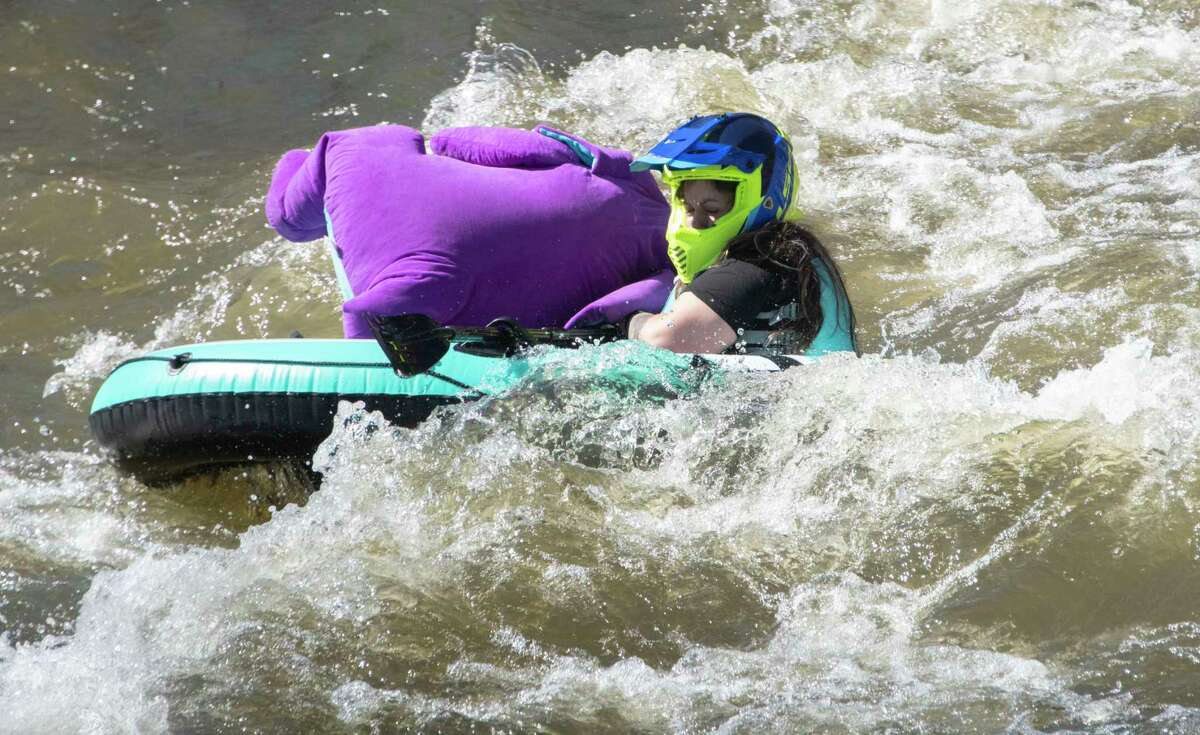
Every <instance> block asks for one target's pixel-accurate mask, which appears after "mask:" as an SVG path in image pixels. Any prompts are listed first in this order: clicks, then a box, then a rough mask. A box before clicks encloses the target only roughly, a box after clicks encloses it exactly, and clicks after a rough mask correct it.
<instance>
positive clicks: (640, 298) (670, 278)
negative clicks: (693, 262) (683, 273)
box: [565, 268, 675, 329]
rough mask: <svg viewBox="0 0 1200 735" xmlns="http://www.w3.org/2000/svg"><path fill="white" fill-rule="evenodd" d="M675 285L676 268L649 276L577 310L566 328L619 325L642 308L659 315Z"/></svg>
mask: <svg viewBox="0 0 1200 735" xmlns="http://www.w3.org/2000/svg"><path fill="white" fill-rule="evenodd" d="M674 285H675V271H673V270H671V269H670V268H668V269H666V270H664V271H660V272H658V273H655V274H654V275H653V276H650V277H649V278H643V279H642V280H640V281H636V282H634V283H630V284H629V285H627V286H622V287H621V288H618V289H617V290H616V291H612V292H611V293H607V294H605V295H603V296H601V297H600V298H598V299H596V300H595V301H593V302H592V303H590V304H588V305H587V306H585V307H583V308H582V309H580V310H579V311H578V312H576V314H575V316H573V317H571V318H570V319H568V320H567V323H566V325H565V326H566V328H567V329H573V328H575V327H591V326H595V325H597V324H616V323H618V322H620V321H621V320H622V319H624V318H625V317H627V316H629V315H631V314H636V313H637V312H639V311H649V312H652V313H655V314H657V313H658V312H660V311H662V308H663V305H664V304H666V303H667V296H669V295H670V293H671V287H672V286H674Z"/></svg>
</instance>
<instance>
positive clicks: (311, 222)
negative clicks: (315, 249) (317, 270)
mask: <svg viewBox="0 0 1200 735" xmlns="http://www.w3.org/2000/svg"><path fill="white" fill-rule="evenodd" d="M329 135H330V134H329V133H326V134H325V135H322V136H321V140H320V141H318V142H317V147H316V148H314V149H312V150H311V151H305V150H294V151H288V152H287V153H285V154H284V155H283V158H280V159H279V163H278V164H276V166H275V174H274V175H273V176H272V177H271V188H270V189H268V190H267V200H266V210H267V222H269V223H270V225H271V227H274V228H275V231H276V232H278V233H279V234H280V235H283V236H284V237H285V238H287V239H288V240H291V241H292V242H307V241H308V240H316V239H317V238H319V237H321V236H323V235H324V234H325V149H326V148H327V147H328V145H329Z"/></svg>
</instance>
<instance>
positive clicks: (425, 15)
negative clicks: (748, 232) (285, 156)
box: [0, 0, 1200, 734]
mask: <svg viewBox="0 0 1200 735" xmlns="http://www.w3.org/2000/svg"><path fill="white" fill-rule="evenodd" d="M714 109H749V110H755V111H758V112H760V113H762V114H765V115H767V116H769V117H771V118H772V119H774V120H776V121H778V122H779V123H780V124H781V125H782V126H783V127H785V128H786V129H787V131H788V132H789V133H790V134H791V136H792V139H793V142H794V144H795V146H796V150H797V152H798V155H799V156H800V164H801V168H800V170H801V176H800V179H801V180H800V184H799V195H798V199H799V204H800V206H801V207H802V209H803V211H804V212H805V216H806V218H807V221H808V222H809V224H810V225H811V226H813V227H814V228H815V229H816V230H817V231H818V232H820V233H822V234H823V235H824V236H825V239H826V240H827V242H828V244H829V245H830V247H831V249H832V250H833V251H834V253H835V254H836V256H837V257H838V259H839V262H840V263H841V265H842V267H843V270H844V272H845V274H846V278H847V282H848V286H849V289H850V292H851V296H852V297H853V299H854V302H855V304H856V308H857V311H858V316H859V320H860V336H861V342H862V344H863V346H864V353H865V354H864V356H863V357H862V358H861V359H854V358H852V357H833V358H829V359H826V360H823V361H821V363H820V364H819V365H817V366H813V367H810V368H805V369H798V370H791V371H788V372H787V373H784V374H781V375H774V376H763V375H757V376H756V375H740V376H737V375H735V376H730V377H728V379H727V380H725V381H723V382H722V383H721V384H720V385H714V386H710V387H707V388H703V389H701V390H700V391H699V392H698V393H697V394H696V395H693V396H691V397H689V398H688V399H686V400H683V399H680V400H637V399H631V398H630V397H629V396H628V395H627V394H623V395H619V394H617V393H614V392H613V391H611V390H608V389H607V388H606V387H605V386H604V385H603V381H601V380H598V379H597V377H596V366H597V364H602V363H604V361H606V360H610V361H611V360H613V359H620V357H621V352H620V350H622V349H625V347H623V346H606V347H598V348H588V349H584V350H581V351H579V352H578V353H572V354H569V355H565V356H561V357H556V358H555V361H554V365H553V369H549V368H547V369H546V370H545V371H543V372H542V373H541V374H538V373H536V372H535V374H534V375H532V376H531V377H530V378H529V379H528V380H527V381H525V382H524V383H522V384H521V385H520V386H518V388H517V389H515V390H513V391H512V392H510V393H508V394H505V395H502V396H497V397H494V398H490V399H487V400H484V401H480V402H477V403H473V404H467V405H463V406H458V407H453V408H449V409H445V410H442V411H440V412H439V413H438V414H436V415H435V416H434V417H433V418H432V419H431V420H429V421H428V422H426V423H425V424H423V425H422V426H420V427H419V428H417V429H413V430H409V429H392V428H389V427H387V426H385V425H383V424H382V423H381V419H380V418H379V417H378V416H373V415H370V414H365V413H363V412H361V411H355V410H354V409H353V407H350V406H345V407H344V408H343V410H342V412H341V413H339V415H338V416H337V417H336V418H335V419H334V420H333V421H332V423H331V432H332V433H331V436H330V438H329V440H327V441H326V443H325V444H324V445H322V447H321V449H320V450H319V451H318V453H317V455H316V457H315V458H314V464H315V465H316V466H317V467H318V468H319V469H321V470H322V472H323V473H324V478H325V480H324V484H323V486H322V488H321V489H320V490H319V491H317V492H315V493H312V494H311V495H309V492H308V490H309V488H308V486H307V484H306V482H305V481H304V478H302V477H297V476H295V475H292V474H289V473H287V472H283V471H278V472H272V471H269V470H267V469H261V468H260V469H255V470H251V471H240V470H239V471H227V472H224V473H220V474H216V475H212V476H206V477H200V478H196V479H193V480H188V481H186V482H181V483H178V484H176V485H173V486H170V487H165V488H162V487H158V488H151V487H147V486H144V485H142V484H140V483H139V482H137V481H136V480H133V479H131V478H129V477H125V476H122V475H121V474H120V473H118V472H117V471H116V469H115V468H113V467H112V466H111V465H110V464H109V463H108V462H107V460H106V459H105V458H104V457H103V456H102V455H101V453H100V452H99V450H98V448H97V447H96V446H95V444H94V442H93V441H92V439H91V436H90V434H89V433H88V429H87V414H88V408H89V404H90V401H91V398H92V396H93V395H94V393H95V391H96V388H97V387H98V385H99V383H100V381H101V380H102V379H103V378H104V376H105V375H106V374H107V372H108V371H109V370H111V369H112V367H113V366H115V365H116V364H117V363H118V362H120V361H121V360H123V359H127V358H129V357H133V356H136V355H138V354H140V353H142V352H144V351H146V350H149V349H157V348H162V347H168V346H171V345H174V344H180V343H186V342H194V341H208V340H215V339H237V338H247V339H250V338H261V337H283V336H287V334H288V333H289V332H290V331H291V330H293V329H299V330H301V331H303V332H304V334H305V335H306V336H318V337H319V336H337V335H338V334H339V329H340V320H339V311H338V308H339V299H338V291H337V286H336V282H335V279H334V277H333V274H332V273H331V271H330V268H329V266H328V261H327V260H326V258H325V254H324V251H323V250H322V246H321V244H320V243H310V244H305V245H296V244H291V243H287V242H285V241H283V240H282V239H280V238H278V237H276V236H275V235H274V233H273V232H272V231H271V230H270V229H269V228H267V227H266V224H265V221H264V218H263V216H262V211H261V198H262V195H263V194H264V192H265V189H266V186H267V182H268V178H269V175H270V171H271V168H272V166H273V164H274V162H275V160H276V159H277V157H278V156H279V155H280V154H281V153H282V152H283V151H284V150H286V149H289V148H295V147H306V146H309V145H311V144H312V143H313V142H314V141H315V140H316V139H317V137H318V136H319V135H320V134H321V133H322V132H323V131H325V130H329V129H337V128H344V127H352V126H360V125H370V124H375V123H380V122H393V123H404V124H409V125H414V126H417V127H419V128H421V129H422V130H424V131H425V132H426V133H433V132H435V131H437V130H439V129H441V128H444V127H448V126H454V125H467V124H495V125H516V126H528V125H532V124H535V123H537V122H541V121H546V122H551V123H553V124H555V125H556V126H558V127H561V128H565V129H569V130H573V131H575V132H578V133H581V134H583V135H585V136H588V137H590V138H591V139H593V140H596V141H597V142H601V143H604V144H607V145H613V146H624V147H627V148H632V149H644V148H646V147H647V146H648V145H650V144H652V143H653V142H655V141H656V140H657V139H658V137H659V136H660V135H661V134H662V133H663V132H664V131H666V130H668V129H670V128H671V127H672V126H673V125H674V124H677V123H678V122H679V121H680V120H681V119H683V118H686V117H687V116H689V115H691V114H697V113H701V112H706V111H710V110H714ZM1198 276H1200V6H1197V5H1196V3H1195V2H1194V1H1193V0H1158V1H1154V0H1143V1H1140V2H1139V1H1135V0H978V1H976V2H950V1H949V0H925V1H922V2H918V1H917V0H859V1H851V0H744V1H740V2H728V1H726V0H718V1H717V2H683V1H682V0H678V1H673V2H665V3H653V4H649V5H643V4H640V3H632V2H626V1H625V0H620V1H617V2H605V3H566V2H563V3H552V2H548V1H546V0H538V1H536V2H516V0H506V1H503V2H469V1H467V0H448V1H447V2H443V3H437V4H434V3H405V2H393V1H392V0H373V2H370V3H347V2H340V3H339V2H335V3H320V2H306V1H302V0H290V1H285V2H271V3H267V2H261V3H258V2H234V1H233V0H191V2H188V1H185V0H161V1H158V2H153V1H151V0H105V1H103V2H101V1H99V0H95V1H91V2H68V1H67V0H39V1H37V2H34V1H33V0H6V1H5V2H2V3H0V379H2V385H3V386H4V390H3V391H2V392H0V733H5V734H7V733H159V732H170V733H199V732H330V733H393V732H397V733H398V732H445V733H460V732H462V733H466V732H475V733H488V732H497V733H499V732H506V733H598V732H599V733H605V732H607V733H628V732H639V733H660V732H661V733H668V732H671V733H676V732H677V733H710V732H712V733H763V732H776V733H797V732H821V733H827V732H833V733H840V732H844V733H859V732H894V733H909V732H928V733H943V732H945V733H949V732H979V733H992V732H1012V733H1038V732H1099V733H1143V732H1144V733H1195V732H1200V477H1198V473H1200V285H1198V282H1200V277H1198Z"/></svg>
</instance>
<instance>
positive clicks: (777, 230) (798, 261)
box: [725, 222, 860, 354]
mask: <svg viewBox="0 0 1200 735" xmlns="http://www.w3.org/2000/svg"><path fill="white" fill-rule="evenodd" d="M725 253H726V256H727V257H730V258H736V259H737V260H741V261H745V262H747V263H752V264H753V265H757V266H758V267H759V268H762V269H764V270H768V271H771V272H772V273H778V274H779V275H781V276H784V277H785V278H787V279H788V280H789V281H792V282H793V283H794V284H795V289H796V302H797V303H798V304H799V305H800V316H799V318H798V319H796V320H795V321H793V322H785V323H784V324H782V325H781V326H780V329H787V330H790V331H792V332H794V333H795V334H796V336H797V337H798V338H799V339H800V340H801V341H802V342H803V344H804V345H805V346H806V347H807V346H808V345H810V344H812V341H813V339H815V338H816V336H817V332H819V331H820V330H821V323H822V322H823V320H824V316H825V315H824V314H823V313H822V311H821V282H820V279H819V278H818V277H817V271H816V269H815V268H814V267H813V259H814V258H819V259H820V260H821V262H823V263H824V264H825V269H826V270H827V271H828V273H829V278H830V280H831V281H833V287H834V288H835V289H837V290H838V292H839V295H840V296H841V297H842V298H839V299H837V303H838V310H839V311H840V310H841V308H842V307H841V304H843V303H844V304H845V305H846V310H847V313H845V314H840V313H839V314H837V317H836V318H837V319H838V321H839V322H840V323H841V324H842V326H844V327H845V328H846V331H847V332H849V333H850V341H851V342H852V343H853V345H854V352H855V353H856V354H860V353H859V349H858V337H857V335H855V333H854V332H855V326H856V320H855V318H854V307H853V306H851V305H850V298H849V296H848V295H847V294H846V283H845V281H843V280H842V271H841V269H839V268H838V265H837V262H836V261H834V259H833V256H831V255H830V254H829V251H828V250H827V249H826V248H825V246H824V245H823V244H822V243H821V241H820V240H819V239H817V236H816V235H814V234H813V233H811V232H809V231H808V230H806V229H804V228H803V227H801V226H800V225H797V224H795V223H794V222H772V223H770V224H768V225H766V226H764V227H760V228H759V229H757V230H754V231H753V232H744V233H742V234H740V235H738V236H737V237H735V238H733V239H732V240H730V241H729V245H727V246H726V249H725Z"/></svg>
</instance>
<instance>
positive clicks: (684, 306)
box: [629, 292, 737, 353]
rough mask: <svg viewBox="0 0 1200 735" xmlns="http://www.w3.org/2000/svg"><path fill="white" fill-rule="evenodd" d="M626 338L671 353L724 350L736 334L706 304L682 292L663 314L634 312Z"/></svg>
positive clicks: (734, 338) (731, 342)
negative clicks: (671, 306) (670, 307)
mask: <svg viewBox="0 0 1200 735" xmlns="http://www.w3.org/2000/svg"><path fill="white" fill-rule="evenodd" d="M629 338H630V339H639V340H641V341H643V342H646V343H647V344H651V345H654V346H655V347H662V348H663V349H667V350H671V351H672V352H699V353H715V352H724V351H725V349H726V348H727V347H729V346H730V345H732V344H733V343H734V341H735V340H736V339H737V333H736V332H735V331H734V330H733V327H730V326H729V325H728V324H726V323H725V320H724V319H722V318H721V317H720V316H718V315H717V312H715V311H713V310H712V307H710V306H709V305H708V304H706V303H704V302H703V301H701V300H700V299H698V298H696V296H695V295H694V294H692V293H688V292H684V293H682V294H680V295H679V298H677V299H676V300H675V305H674V307H673V308H672V309H671V311H669V312H667V313H666V314H649V313H647V312H641V313H639V314H635V315H634V317H633V319H631V320H630V322H629Z"/></svg>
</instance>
